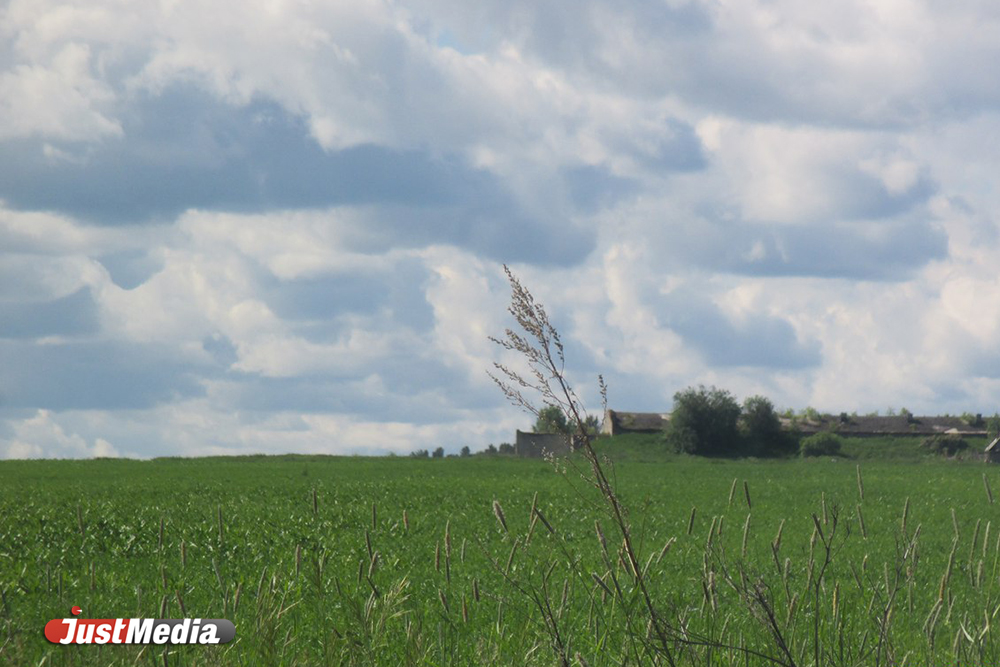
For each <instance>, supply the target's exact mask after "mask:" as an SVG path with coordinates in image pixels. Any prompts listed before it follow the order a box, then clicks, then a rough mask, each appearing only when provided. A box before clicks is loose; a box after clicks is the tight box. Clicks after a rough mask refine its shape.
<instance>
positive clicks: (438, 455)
mask: <svg viewBox="0 0 1000 667" xmlns="http://www.w3.org/2000/svg"><path fill="white" fill-rule="evenodd" d="M431 456H433V457H434V458H436V459H442V458H444V447H438V448H437V449H435V450H434V453H433V454H432V455H431Z"/></svg>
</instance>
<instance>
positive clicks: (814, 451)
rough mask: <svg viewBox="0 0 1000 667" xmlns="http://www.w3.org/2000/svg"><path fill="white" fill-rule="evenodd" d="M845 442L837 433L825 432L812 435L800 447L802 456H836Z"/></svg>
mask: <svg viewBox="0 0 1000 667" xmlns="http://www.w3.org/2000/svg"><path fill="white" fill-rule="evenodd" d="M843 442H844V440H843V438H841V437H840V436H839V435H837V434H836V433H830V432H829V431H824V432H822V433H817V434H815V435H811V436H809V437H808V438H806V439H805V440H803V441H802V444H800V445H799V454H801V455H802V456H836V455H837V454H839V453H840V446H841V445H842V444H843Z"/></svg>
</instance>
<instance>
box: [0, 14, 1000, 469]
mask: <svg viewBox="0 0 1000 667" xmlns="http://www.w3.org/2000/svg"><path fill="white" fill-rule="evenodd" d="M998 21H1000V13H998V12H997V11H995V10H994V9H992V8H990V7H986V6H984V5H982V3H975V2H970V3H962V2H960V3H957V4H954V3H953V4H950V5H949V6H947V7H944V6H939V5H938V4H935V3H920V2H908V1H903V2H897V3H882V4H878V5H872V4H870V3H867V4H866V3H854V4H849V5H838V6H836V7H833V6H830V7H827V6H820V5H815V6H814V5H808V6H807V5H802V4H801V3H794V2H786V1H783V0H779V1H778V2H748V3H739V4H719V3H715V4H712V3H704V2H700V1H698V0H670V1H669V2H655V3H654V2H640V3H635V4H633V5H630V6H629V7H628V8H625V9H622V8H620V7H612V6H611V5H610V4H608V3H606V2H602V1H600V0H586V1H584V2H582V3H581V2H573V3H569V2H555V3H546V4H544V5H539V4H538V3H530V2H522V1H520V0H516V1H515V2H504V3H499V2H493V1H492V0H486V1H484V2H477V3H454V2H450V1H446V0H418V1H417V2H414V3H408V4H406V5H400V4H398V3H391V2H390V3H383V2H367V1H364V2H355V3H347V4H345V3H334V4H329V3H327V4H319V5H316V4H312V5H311V4H307V3H306V4H303V3H298V4H295V3H291V4H290V3H272V2H256V1H251V2H240V3H235V2H232V1H231V0H212V1H211V2H203V1H199V2H194V1H193V0H176V1H174V2H168V3H151V2H150V3H129V4H126V5H122V4H121V3H119V2H115V1H114V0H96V1H94V2H88V3H85V5H81V4H79V3H69V2H65V0H12V2H9V3H7V5H6V6H5V7H4V8H3V9H0V434H2V435H0V438H2V440H0V448H2V449H0V451H2V452H3V456H6V457H33V456H103V455H116V454H124V455H136V456H154V455H160V454H185V455H195V454H209V453H220V454H222V453H226V454H229V453H240V452H249V451H255V452H280V451H290V450H295V451H308V452H356V453H386V452H405V451H407V450H410V449H416V448H433V447H436V446H438V445H439V444H440V445H442V446H445V447H446V449H448V451H457V449H458V448H459V447H461V446H462V445H469V446H471V447H472V448H473V449H476V448H480V447H484V446H485V445H486V444H487V443H488V442H494V443H495V442H501V441H504V440H509V439H511V438H512V437H513V430H514V429H515V428H517V427H524V426H527V425H528V424H529V423H530V418H528V417H527V416H525V415H522V414H520V413H518V412H517V411H516V410H515V409H513V408H511V407H508V406H505V405H504V404H503V402H502V398H501V397H500V395H499V394H498V393H497V392H496V391H495V389H494V388H493V387H492V385H491V383H490V380H489V378H488V377H487V376H486V372H485V371H486V369H487V368H489V367H490V365H491V363H492V362H493V361H494V360H497V359H503V360H505V361H509V362H514V361H515V360H513V359H510V358H509V357H506V356H504V355H502V354H501V353H500V351H498V350H497V349H496V348H495V346H493V345H491V344H490V343H489V341H488V340H487V336H488V335H491V334H493V335H496V334H499V333H501V332H502V331H503V328H504V327H505V326H508V325H509V324H510V322H509V319H508V318H507V317H506V315H505V306H506V301H507V297H508V292H507V286H506V284H505V282H504V280H503V274H502V270H501V264H503V263H508V264H511V265H512V266H513V267H514V268H515V270H516V271H517V272H518V274H519V275H520V276H521V277H522V278H523V279H524V281H525V283H526V284H527V285H529V286H530V287H531V288H532V289H533V290H534V291H535V292H536V296H537V297H538V298H539V300H540V301H542V302H543V303H544V304H545V305H546V306H547V307H548V308H549V311H550V313H551V315H552V317H553V319H554V321H555V322H556V324H557V325H558V326H559V327H560V328H561V329H562V331H563V334H564V341H565V343H566V350H567V355H568V361H569V367H570V370H569V372H570V376H571V379H572V380H573V381H574V382H575V383H576V384H577V385H578V387H579V388H580V391H581V395H583V396H584V397H585V398H586V399H587V400H588V401H590V402H591V403H593V404H596V401H597V400H598V397H597V393H596V389H595V385H594V377H595V376H596V375H597V374H598V373H603V374H604V375H605V377H606V378H607V379H608V381H609V384H610V386H611V390H612V393H611V401H612V407H617V408H624V409H629V408H633V409H642V410H653V411H661V410H667V409H669V407H670V401H671V398H672V396H673V394H674V393H675V392H676V391H677V390H679V389H683V388H684V387H686V386H689V385H693V384H699V383H704V384H717V385H720V386H724V387H727V388H730V389H732V390H733V391H734V392H736V393H737V394H738V395H740V396H745V395H749V394H752V393H764V394H767V395H769V396H771V397H772V398H773V399H774V400H775V402H776V403H778V404H779V405H784V406H793V407H802V406H804V405H808V404H812V405H815V406H816V407H820V408H823V409H829V410H834V411H840V410H848V411H850V410H854V409H857V410H863V411H869V410H872V409H879V408H885V407H888V406H890V405H894V406H897V407H898V406H902V405H905V406H906V407H908V408H909V409H911V410H913V411H916V412H946V411H947V412H961V411H964V410H970V411H973V412H984V413H989V412H991V411H994V410H995V407H994V406H993V400H994V396H995V393H996V390H997V388H998V387H1000V360H998V357H997V355H996V353H995V351H994V350H993V345H992V342H993V341H994V340H995V337H996V333H997V332H998V331H1000V310H998V307H997V306H996V304H997V303H1000V287H998V281H997V279H996V266H997V265H998V262H1000V243H998V240H1000V235H998V227H997V223H996V219H995V216H994V214H993V211H995V210H997V207H998V206H1000V201H998V199H1000V197H998V195H997V194H996V188H995V183H994V181H995V174H996V173H997V169H998V168H1000V158H997V157H996V154H995V151H994V150H992V144H991V142H990V141H988V138H989V137H991V136H994V135H995V134H996V133H997V130H998V123H1000V115H998V113H997V111H998V106H1000V87H998V86H997V82H996V80H995V77H991V74H990V71H989V68H986V67H983V66H982V63H988V62H993V61H995V60H996V55H997V48H998V47H997V40H996V39H995V33H996V28H997V25H998Z"/></svg>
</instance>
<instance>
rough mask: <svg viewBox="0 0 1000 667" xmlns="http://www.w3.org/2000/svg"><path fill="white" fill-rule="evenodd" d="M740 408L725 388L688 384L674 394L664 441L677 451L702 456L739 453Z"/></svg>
mask: <svg viewBox="0 0 1000 667" xmlns="http://www.w3.org/2000/svg"><path fill="white" fill-rule="evenodd" d="M740 412H741V411H740V404H739V403H737V402H736V399H735V398H733V395H732V394H730V393H729V392H728V391H726V390H725V389H718V388H716V387H711V388H708V389H706V388H705V387H704V386H703V385H700V386H698V388H694V387H688V388H687V389H685V390H684V391H679V392H677V393H676V394H674V411H673V413H672V414H671V416H670V427H669V428H668V429H667V442H668V443H669V444H670V445H671V446H673V447H674V449H676V450H677V451H679V452H686V453H689V454H699V455H702V456H725V455H729V454H737V453H740V445H741V440H742V439H741V437H740V431H739V419H740Z"/></svg>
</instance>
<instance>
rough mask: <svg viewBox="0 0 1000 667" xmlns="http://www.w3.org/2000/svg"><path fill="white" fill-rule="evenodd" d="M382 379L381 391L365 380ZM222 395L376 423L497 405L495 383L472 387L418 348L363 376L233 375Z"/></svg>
mask: <svg viewBox="0 0 1000 667" xmlns="http://www.w3.org/2000/svg"><path fill="white" fill-rule="evenodd" d="M369 377H377V378H380V379H381V380H382V382H383V383H384V386H385V389H384V391H383V390H381V389H375V390H369V389H367V388H366V387H365V384H364V382H365V381H366V380H367V379H368V378H369ZM217 392H218V395H216V398H218V399H221V400H222V401H223V403H224V404H225V405H227V406H233V407H234V408H235V409H238V410H249V411H256V412H282V411H293V412H314V413H330V414H335V413H342V414H350V415H352V416H355V417H358V418H360V419H364V420H371V421H379V422H381V421H403V422H409V423H415V424H430V423H436V422H441V421H448V420H453V419H457V418H461V416H462V413H463V411H466V410H471V409H488V408H493V407H495V406H496V405H497V394H496V392H495V391H494V390H493V389H492V387H487V388H485V389H484V388H483V387H479V386H472V385H471V384H470V382H469V379H468V377H467V375H466V374H465V373H464V372H462V371H459V370H456V369H453V368H450V367H448V366H447V365H446V364H444V363H443V362H440V361H437V360H436V359H433V358H429V357H427V356H426V355H423V354H422V353H421V352H420V351H419V350H417V349H415V348H414V349H409V350H400V351H398V352H396V353H394V354H390V355H389V356H387V357H386V358H384V359H379V360H378V362H377V363H376V364H374V365H373V366H372V367H371V368H368V369H366V371H365V373H361V374H355V373H351V374H340V373H337V372H335V371H330V372H323V373H316V374H303V375H300V376H296V377H293V378H267V377H261V376H257V375H249V374H239V373H231V374H229V375H228V376H227V377H226V379H225V381H224V382H223V385H222V387H221V388H219V389H218V390H217Z"/></svg>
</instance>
